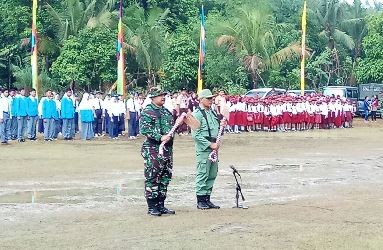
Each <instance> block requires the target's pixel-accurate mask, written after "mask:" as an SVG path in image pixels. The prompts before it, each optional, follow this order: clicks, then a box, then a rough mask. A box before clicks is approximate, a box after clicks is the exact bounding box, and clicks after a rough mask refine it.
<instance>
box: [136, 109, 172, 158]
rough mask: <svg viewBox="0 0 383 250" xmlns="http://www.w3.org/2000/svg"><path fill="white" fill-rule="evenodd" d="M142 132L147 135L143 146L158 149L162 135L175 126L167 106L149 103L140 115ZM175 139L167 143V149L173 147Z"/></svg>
mask: <svg viewBox="0 0 383 250" xmlns="http://www.w3.org/2000/svg"><path fill="white" fill-rule="evenodd" d="M139 124H140V133H141V134H142V135H144V136H146V140H145V141H144V144H143V148H155V149H158V148H159V146H160V144H161V137H162V135H166V134H167V133H169V131H170V130H171V129H172V127H173V116H172V114H171V113H170V111H169V110H167V109H166V108H165V107H162V108H160V107H158V106H156V105H154V104H149V105H148V106H146V108H145V109H144V110H143V111H142V113H141V117H140V122H139ZM172 144H173V141H171V142H169V143H167V145H166V147H165V151H169V149H170V148H172Z"/></svg>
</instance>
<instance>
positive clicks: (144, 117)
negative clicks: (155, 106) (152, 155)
mask: <svg viewBox="0 0 383 250" xmlns="http://www.w3.org/2000/svg"><path fill="white" fill-rule="evenodd" d="M153 121H154V119H153V117H152V116H151V115H150V114H149V113H148V112H142V114H141V117H140V122H139V124H140V133H141V134H142V135H144V136H146V137H148V138H150V139H153V140H156V141H158V142H161V136H162V135H161V134H160V133H158V131H156V129H155V126H154V124H153Z"/></svg>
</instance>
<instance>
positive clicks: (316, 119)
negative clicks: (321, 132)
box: [315, 114, 322, 124]
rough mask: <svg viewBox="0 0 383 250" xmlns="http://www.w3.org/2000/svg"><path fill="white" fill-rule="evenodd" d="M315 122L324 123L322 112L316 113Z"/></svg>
mask: <svg viewBox="0 0 383 250" xmlns="http://www.w3.org/2000/svg"><path fill="white" fill-rule="evenodd" d="M315 123H316V124H321V123H322V116H321V115H320V114H315Z"/></svg>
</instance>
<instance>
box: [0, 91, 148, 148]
mask: <svg viewBox="0 0 383 250" xmlns="http://www.w3.org/2000/svg"><path fill="white" fill-rule="evenodd" d="M142 102H143V101H142V99H141V98H140V97H139V96H138V94H135V95H134V96H132V97H131V98H130V99H128V100H127V101H126V102H125V101H124V100H123V98H122V96H117V95H115V96H110V95H107V96H106V97H105V99H104V100H103V99H102V93H100V92H98V93H96V95H95V96H93V95H92V94H88V93H84V94H83V96H82V100H81V102H79V99H78V97H77V96H74V95H73V93H72V91H71V90H70V89H67V90H66V91H65V94H64V95H63V97H62V98H61V100H60V97H59V95H57V94H56V93H54V92H52V91H51V90H48V91H46V93H45V95H44V97H42V98H41V100H40V101H39V100H38V99H37V97H36V91H35V90H34V89H32V90H31V91H30V93H29V96H26V95H25V90H24V89H20V90H19V91H17V89H10V90H7V89H4V90H0V139H1V142H2V143H3V144H7V143H8V140H16V139H18V141H19V142H25V133H26V131H27V138H28V139H29V140H36V131H38V132H40V133H43V135H44V140H45V141H53V140H56V139H57V138H58V135H59V133H62V138H63V139H64V140H73V139H74V138H75V135H76V133H77V132H79V130H81V138H82V139H83V140H90V139H92V138H93V137H98V136H103V135H105V134H109V136H110V138H112V139H117V138H118V136H119V135H122V132H123V131H125V120H128V126H129V130H128V131H129V138H131V139H134V138H136V136H137V135H138V134H139V125H138V119H139V114H140V112H141V110H142ZM79 122H80V124H81V126H79Z"/></svg>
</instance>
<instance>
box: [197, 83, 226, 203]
mask: <svg viewBox="0 0 383 250" xmlns="http://www.w3.org/2000/svg"><path fill="white" fill-rule="evenodd" d="M213 97H214V95H213V94H212V93H211V91H210V90H209V89H204V90H202V91H201V92H200V93H199V95H198V99H199V100H200V105H199V107H198V108H197V109H196V110H195V111H194V112H193V116H194V117H195V118H196V119H197V120H198V121H199V122H200V124H201V126H200V127H199V128H198V129H196V130H193V131H192V137H193V139H194V142H195V150H196V160H197V174H196V194H197V208H198V209H210V208H214V209H218V208H220V207H219V206H216V205H214V204H213V203H212V202H211V201H210V195H211V192H212V190H213V185H214V181H215V178H216V177H217V172H218V162H212V161H210V160H209V159H208V158H209V154H210V153H211V152H212V150H215V149H217V148H218V145H217V143H216V138H217V136H218V133H219V126H220V121H219V119H218V116H217V114H216V113H215V112H214V111H213V110H212V109H211V105H212V103H213V102H212V99H213Z"/></svg>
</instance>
